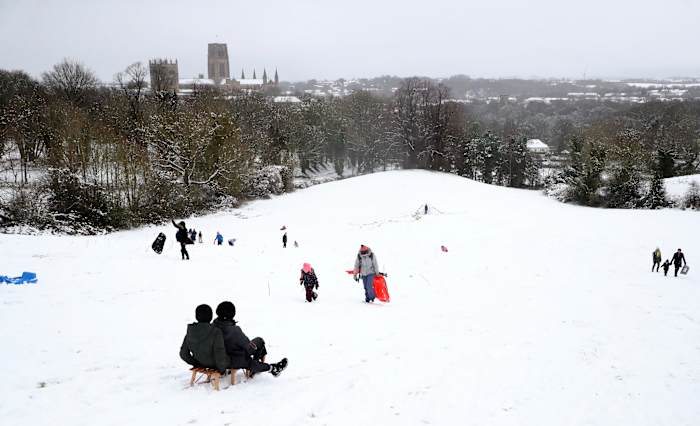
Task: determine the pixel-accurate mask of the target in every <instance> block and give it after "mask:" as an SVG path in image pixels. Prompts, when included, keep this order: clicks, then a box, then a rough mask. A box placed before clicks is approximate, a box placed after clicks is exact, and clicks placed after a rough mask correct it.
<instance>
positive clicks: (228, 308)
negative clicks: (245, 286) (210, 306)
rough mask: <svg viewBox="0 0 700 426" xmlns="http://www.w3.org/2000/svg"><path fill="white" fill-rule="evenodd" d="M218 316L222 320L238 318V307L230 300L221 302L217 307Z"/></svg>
mask: <svg viewBox="0 0 700 426" xmlns="http://www.w3.org/2000/svg"><path fill="white" fill-rule="evenodd" d="M216 315H217V316H218V317H219V318H221V319H227V320H232V319H233V317H235V316H236V307H235V306H234V305H233V303H231V302H229V301H228V300H227V301H225V302H221V303H219V306H217V307H216Z"/></svg>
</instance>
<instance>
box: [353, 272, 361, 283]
mask: <svg viewBox="0 0 700 426" xmlns="http://www.w3.org/2000/svg"><path fill="white" fill-rule="evenodd" d="M352 279H353V280H355V281H357V282H359V281H360V277H358V276H357V274H355V275H353V276H352Z"/></svg>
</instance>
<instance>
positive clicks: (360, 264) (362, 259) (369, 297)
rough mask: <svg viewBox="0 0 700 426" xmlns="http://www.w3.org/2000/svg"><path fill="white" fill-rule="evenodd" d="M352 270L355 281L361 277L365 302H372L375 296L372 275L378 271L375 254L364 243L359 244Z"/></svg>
mask: <svg viewBox="0 0 700 426" xmlns="http://www.w3.org/2000/svg"><path fill="white" fill-rule="evenodd" d="M353 272H354V278H355V281H359V280H360V278H362V284H363V285H364V287H365V302H367V303H370V302H374V298H375V297H376V295H375V294H374V276H375V275H377V274H379V273H380V272H379V264H378V263H377V256H375V255H374V253H373V252H372V250H370V248H369V247H367V246H365V245H362V246H360V251H359V252H358V253H357V259H355V268H354V269H353Z"/></svg>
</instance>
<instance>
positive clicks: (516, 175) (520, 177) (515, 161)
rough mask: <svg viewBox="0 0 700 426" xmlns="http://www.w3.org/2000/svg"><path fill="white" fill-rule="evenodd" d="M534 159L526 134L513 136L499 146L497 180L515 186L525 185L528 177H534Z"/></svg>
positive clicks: (502, 183)
mask: <svg viewBox="0 0 700 426" xmlns="http://www.w3.org/2000/svg"><path fill="white" fill-rule="evenodd" d="M533 168H535V164H534V160H533V158H532V156H531V155H530V151H528V149H527V138H526V137H525V136H519V137H518V136H511V137H509V138H508V140H507V141H506V142H505V143H503V144H501V145H500V146H499V151H498V163H497V165H496V182H497V183H499V184H501V185H505V186H510V187H514V188H521V187H523V186H524V185H525V180H526V177H530V179H532V178H533Z"/></svg>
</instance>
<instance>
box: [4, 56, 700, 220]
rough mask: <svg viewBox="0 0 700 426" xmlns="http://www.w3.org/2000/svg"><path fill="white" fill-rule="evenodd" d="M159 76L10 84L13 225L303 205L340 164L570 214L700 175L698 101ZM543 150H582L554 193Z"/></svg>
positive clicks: (8, 175) (49, 75)
mask: <svg viewBox="0 0 700 426" xmlns="http://www.w3.org/2000/svg"><path fill="white" fill-rule="evenodd" d="M146 77H147V69H146V68H145V67H144V66H143V65H142V64H140V63H136V64H133V65H131V66H129V67H127V68H126V69H125V70H124V71H123V72H121V73H119V74H118V75H117V76H116V77H115V81H114V84H111V85H103V84H100V83H99V82H98V80H97V78H96V77H95V76H94V74H93V73H92V72H91V71H90V70H89V69H87V68H86V67H84V66H83V65H81V64H80V63H77V62H72V61H68V60H66V61H63V62H61V63H59V64H57V65H55V66H54V67H53V69H51V70H50V71H48V72H46V73H44V74H43V75H42V78H41V80H34V79H32V78H31V77H30V76H28V75H27V74H25V73H23V72H17V71H15V72H10V71H1V70H0V112H1V116H0V159H2V168H1V169H0V173H2V177H3V182H4V183H5V186H4V187H3V188H1V189H2V192H0V197H1V198H0V200H1V201H2V205H1V206H0V219H2V221H3V223H4V225H8V224H15V225H17V224H31V225H32V226H35V227H39V228H42V227H47V228H56V227H59V228H60V227H66V228H68V229H76V228H81V227H82V228H81V229H84V230H86V231H85V232H94V231H97V230H104V229H122V228H128V227H132V226H137V225H139V224H144V223H154V222H160V221H162V220H164V219H167V218H170V217H183V216H188V215H190V214H194V213H201V212H205V211H209V210H212V209H217V208H221V207H223V206H235V205H237V204H238V203H239V202H240V201H241V200H245V199H248V198H257V197H265V196H268V195H270V194H275V193H281V192H284V191H289V190H291V189H292V188H293V177H294V171H295V170H301V171H302V172H305V171H306V170H308V169H311V168H314V167H316V166H319V165H326V164H332V165H333V166H334V168H335V170H336V172H337V173H338V174H339V175H343V173H344V172H345V171H346V169H347V168H350V169H352V171H353V172H357V173H369V172H372V171H375V170H381V169H386V168H389V167H390V168H396V167H402V168H424V169H431V170H439V171H445V172H451V173H457V174H459V175H462V176H466V177H469V178H472V179H477V180H481V181H484V182H487V183H494V184H500V185H507V186H512V187H532V188H536V187H541V186H542V185H544V184H545V183H548V184H550V185H553V184H563V185H566V186H567V188H573V189H571V190H567V191H566V194H567V195H566V197H568V198H567V199H570V200H574V201H577V202H581V203H584V204H588V205H608V206H611V207H631V206H633V205H635V206H636V205H638V204H639V203H637V202H635V203H632V202H631V201H630V200H632V199H633V198H635V197H636V198H637V199H641V198H643V197H645V196H647V195H648V194H646V193H644V194H642V192H644V191H643V182H644V181H651V179H652V178H653V177H654V176H657V175H658V176H659V177H668V176H672V175H677V174H688V173H694V172H696V171H697V167H698V129H699V128H700V127H699V126H698V117H699V114H698V112H699V111H698V104H697V103H692V102H685V103H674V104H662V103H657V104H649V105H645V106H642V107H632V106H620V105H613V104H610V105H607V104H601V103H597V104H596V105H592V104H584V103H562V104H556V105H535V106H533V105H525V106H523V105H520V104H511V103H507V102H501V103H473V104H465V103H459V102H454V101H452V100H451V97H450V93H449V89H448V88H447V87H446V86H444V85H442V84H436V83H434V82H432V81H430V80H426V79H420V78H409V79H404V80H402V81H401V82H400V85H399V87H398V89H397V90H395V91H394V93H393V94H392V95H391V96H377V95H373V94H370V93H368V92H363V91H358V92H355V93H354V94H352V95H350V96H347V97H343V98H330V99H316V98H304V99H303V102H301V103H298V104H291V103H290V104H285V103H274V102H273V101H272V100H271V99H270V98H267V97H265V96H263V95H261V94H245V93H240V94H237V95H235V96H230V95H225V94H223V93H220V92H218V91H217V90H216V89H215V88H209V89H203V90H199V91H197V92H195V93H194V94H192V95H191V96H186V97H181V96H178V94H177V93H173V92H153V91H151V90H150V89H149V88H148V83H147V79H146ZM532 137H541V138H543V139H545V140H547V137H549V138H550V140H551V141H554V143H553V145H554V148H555V150H556V151H557V152H559V151H562V150H564V149H566V148H570V155H569V156H570V158H568V159H566V160H565V161H562V162H561V165H560V166H561V169H562V170H563V173H561V174H555V175H556V176H557V177H556V178H549V180H548V181H547V182H545V181H543V179H542V177H541V176H542V173H540V172H541V168H542V166H543V165H544V166H547V167H551V165H552V164H551V162H550V161H549V160H548V159H547V158H546V157H543V156H533V155H532V154H531V153H530V151H528V149H527V148H526V141H527V139H528V138H532ZM608 174H610V175H611V176H613V177H614V179H615V180H614V181H608V180H607V179H608V178H607V175H608ZM603 187H605V188H607V192H601V188H603ZM633 187H634V188H637V193H634V192H633V193H631V194H627V192H626V191H627V190H628V189H629V188H633ZM640 191H641V192H640ZM610 200H615V201H614V202H613V201H610ZM645 205H648V203H647V204H645Z"/></svg>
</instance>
